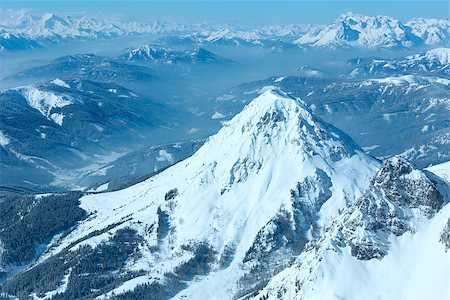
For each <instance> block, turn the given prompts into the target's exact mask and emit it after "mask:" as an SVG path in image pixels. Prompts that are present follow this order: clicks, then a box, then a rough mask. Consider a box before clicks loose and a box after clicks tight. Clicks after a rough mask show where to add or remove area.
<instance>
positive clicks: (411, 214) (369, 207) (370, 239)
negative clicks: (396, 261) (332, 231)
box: [340, 157, 444, 260]
mask: <svg viewBox="0 0 450 300" xmlns="http://www.w3.org/2000/svg"><path fill="white" fill-rule="evenodd" d="M443 203H444V200H443V197H442V195H441V194H440V193H439V192H438V190H437V189H436V187H435V185H434V184H433V183H432V182H431V181H430V179H428V177H426V176H425V174H424V173H422V172H421V171H419V170H417V169H415V168H414V167H413V166H412V165H411V164H410V163H408V162H407V161H406V160H404V159H402V158H399V157H394V158H392V159H389V160H387V161H385V162H384V163H383V165H382V166H381V169H380V170H379V171H378V173H377V175H376V176H375V177H374V178H373V180H372V183H371V186H370V188H369V189H368V190H367V191H366V192H365V194H364V195H363V196H362V197H361V198H360V199H359V200H358V202H357V203H356V205H355V206H354V207H352V208H350V209H349V210H348V212H347V213H346V214H344V217H343V219H344V221H343V224H342V227H341V228H342V229H341V230H340V231H341V232H342V237H341V238H343V239H344V240H345V242H346V243H347V244H349V245H350V247H351V249H352V255H354V256H355V257H357V258H358V259H363V260H368V259H372V258H382V257H383V256H384V255H385V254H386V253H387V251H388V249H389V241H388V239H389V236H390V234H394V235H396V236H400V235H402V234H403V233H405V232H407V231H414V227H413V225H412V224H411V220H412V219H413V218H415V217H417V216H424V217H426V218H431V217H433V216H434V215H435V214H436V212H437V211H439V209H440V208H441V207H442V205H443Z"/></svg>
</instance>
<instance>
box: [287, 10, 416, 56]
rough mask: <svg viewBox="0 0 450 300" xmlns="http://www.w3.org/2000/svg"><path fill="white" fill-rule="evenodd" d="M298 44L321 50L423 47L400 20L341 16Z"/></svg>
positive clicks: (348, 14) (302, 38)
mask: <svg viewBox="0 0 450 300" xmlns="http://www.w3.org/2000/svg"><path fill="white" fill-rule="evenodd" d="M294 43H296V44H299V45H307V46H319V47H334V48H336V47H354V46H357V47H369V48H374V47H382V48H399V47H400V48H402V47H406V48H409V47H411V46H413V45H416V44H421V43H422V41H421V40H420V38H419V37H417V36H415V35H414V34H412V33H411V29H410V28H409V27H407V26H405V25H404V24H403V23H401V22H400V21H398V20H396V19H393V18H391V17H387V16H363V15H359V14H354V13H346V14H343V15H341V17H340V18H338V19H337V20H336V21H335V22H334V23H332V24H330V25H328V26H325V27H324V28H323V29H321V30H319V31H316V32H308V33H307V34H305V35H304V36H302V37H300V38H299V39H298V40H297V41H295V42H294Z"/></svg>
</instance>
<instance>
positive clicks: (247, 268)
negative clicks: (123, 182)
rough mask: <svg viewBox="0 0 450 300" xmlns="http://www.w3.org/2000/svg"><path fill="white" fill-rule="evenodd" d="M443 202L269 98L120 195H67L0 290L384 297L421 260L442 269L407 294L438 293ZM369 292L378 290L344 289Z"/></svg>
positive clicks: (442, 185) (419, 177) (432, 181)
mask: <svg viewBox="0 0 450 300" xmlns="http://www.w3.org/2000/svg"><path fill="white" fill-rule="evenodd" d="M437 173H438V172H437ZM448 192H449V190H448V182H447V181H445V180H444V179H442V178H440V177H438V175H433V174H432V173H431V172H429V171H427V172H422V171H420V170H418V169H416V168H414V167H413V166H412V165H411V164H409V163H408V162H407V161H405V160H404V159H402V158H398V157H394V158H392V159H389V160H386V161H384V162H380V161H378V160H376V159H374V158H372V157H370V156H368V155H366V154H365V153H364V152H363V151H362V150H361V148H359V147H358V146H357V145H356V144H355V142H353V141H352V139H351V138H350V137H348V136H347V135H346V134H344V133H343V132H342V131H340V130H338V129H337V128H335V127H333V126H332V125H330V124H327V123H325V122H324V121H322V120H321V119H320V118H319V117H317V116H316V115H315V114H314V113H313V112H312V111H311V110H310V109H309V108H308V107H307V106H306V104H305V103H304V102H302V101H301V100H298V99H295V98H291V97H289V96H288V95H287V94H285V93H284V92H282V91H280V90H277V89H272V90H268V91H266V92H264V93H263V94H261V95H260V96H258V97H257V98H256V99H254V100H253V101H251V102H250V103H249V104H248V105H247V106H246V107H245V108H244V110H243V111H242V112H241V113H239V114H238V115H236V116H235V117H234V118H233V119H232V120H231V121H229V122H226V123H225V124H224V127H223V128H222V129H221V130H220V131H219V132H218V133H217V134H216V135H214V136H212V137H211V138H209V139H208V140H207V141H206V143H205V144H204V145H203V146H202V147H201V148H200V149H199V150H198V151H197V152H196V153H195V154H194V155H193V156H192V157H190V158H188V159H186V160H184V161H181V162H179V163H177V164H175V165H173V166H172V167H170V168H168V169H166V170H165V171H162V172H161V173H159V174H157V175H155V176H153V177H151V178H149V179H147V180H145V181H143V182H141V183H138V184H136V185H133V186H131V187H129V188H126V189H123V190H119V191H116V192H110V193H102V194H86V195H84V196H82V195H81V194H79V195H78V196H77V195H73V196H71V199H73V200H71V202H70V203H72V204H71V207H72V208H71V214H70V216H71V217H72V219H73V221H72V223H71V224H66V228H67V229H65V230H63V233H62V234H58V235H56V236H54V237H53V238H52V239H51V241H50V243H49V244H48V245H47V246H45V248H44V249H45V250H43V254H42V255H40V257H39V258H38V259H37V260H36V261H34V262H32V261H31V260H29V262H31V264H30V265H28V266H26V267H22V268H24V269H23V271H22V272H20V273H19V274H17V275H16V276H14V277H12V278H10V279H9V280H8V281H6V283H5V284H4V286H3V287H2V291H3V293H4V294H5V295H10V296H11V297H13V296H17V297H19V298H24V299H25V298H27V297H34V298H46V299H47V298H50V297H52V299H91V298H98V299H134V298H136V299H141V298H143V297H144V295H147V296H145V297H150V298H151V299H169V298H174V299H185V298H188V299H237V298H239V299H240V298H242V299H250V298H255V299H279V298H285V299H327V297H328V298H329V297H333V296H332V295H338V296H339V297H345V298H348V299H358V298H360V296H361V297H364V298H367V299H369V298H371V299H378V298H379V297H382V296H383V295H385V294H386V293H395V294H396V295H399V297H400V296H402V295H403V294H402V293H404V292H403V288H404V286H403V285H398V286H396V285H395V284H394V283H395V282H392V281H389V282H388V281H385V279H383V277H382V275H381V274H380V273H379V270H380V266H381V265H384V264H387V265H388V266H389V269H392V270H396V269H397V268H400V267H403V266H402V264H409V263H411V260H412V259H413V257H414V256H415V255H420V257H429V256H433V260H432V261H431V262H433V263H435V264H437V265H432V266H430V265H428V264H427V263H425V260H424V261H419V262H417V263H416V264H415V265H414V268H415V269H414V272H413V273H412V274H409V275H408V276H409V277H408V278H407V280H403V281H402V284H406V285H407V284H414V282H416V280H418V279H420V278H422V277H426V276H427V274H430V273H429V272H430V271H431V270H433V272H441V273H439V274H440V275H439V276H436V278H441V281H433V282H430V285H428V286H427V289H423V290H421V292H427V291H428V289H429V290H432V291H434V292H435V294H436V295H438V296H445V295H446V294H445V293H446V291H445V289H444V288H442V287H443V286H445V284H444V283H445V280H446V279H445V278H446V277H445V276H447V275H448V270H449V268H448V267H449V261H448V256H447V255H448V254H446V251H447V250H446V249H448V248H449V243H448V236H447V235H446V234H445V232H446V229H445V228H447V227H448V225H446V223H447V221H448V219H449V217H450V215H449V212H450V211H449V210H448V209H447V208H448V207H447V206H445V204H446V203H448V201H449V198H448ZM49 197H54V196H45V195H43V196H39V197H34V198H35V199H34V200H33V203H35V204H33V205H34V206H37V207H38V206H43V207H45V202H46V201H49V200H46V199H47V198H49ZM80 197H81V198H80ZM10 201H12V200H10ZM15 201H19V200H15ZM21 201H27V200H26V199H22V200H21ZM28 201H29V200H28ZM67 201H68V200H67ZM1 204H2V205H5V206H6V205H8V207H10V209H9V210H10V211H11V212H14V213H13V214H9V215H8V216H6V218H2V220H6V221H3V222H7V223H8V222H10V223H15V224H20V223H21V222H22V221H21V220H22V219H23V218H26V217H27V216H28V215H29V214H30V213H32V212H33V209H31V210H29V209H28V210H23V208H20V207H19V206H17V207H11V204H8V203H7V202H4V203H1ZM15 210H17V211H15ZM2 211H3V210H2ZM75 212H76V215H73V214H74V213H75ZM23 214H25V215H23ZM17 215H20V216H23V217H22V219H20V218H18V217H17ZM40 222H46V221H45V220H41V221H37V224H36V226H39V225H38V224H39V223H40ZM67 225H68V226H67ZM52 226H53V225H52V224H50V225H49V226H44V227H45V228H46V229H47V230H48V229H49V228H50V229H51V228H52ZM446 226H447V227H446ZM61 228H64V227H61ZM425 237H426V240H427V243H426V244H421V245H422V246H421V247H413V248H411V246H412V245H415V244H414V243H421V242H420V241H419V240H421V239H422V238H425ZM39 238H41V237H39ZM42 239H43V238H41V240H40V241H42ZM0 240H2V245H4V246H3V249H5V250H4V252H3V253H5V254H7V253H9V251H11V250H10V249H11V248H9V249H8V247H14V246H13V245H22V244H25V239H24V240H21V239H19V240H15V241H14V243H13V242H12V241H11V240H9V237H8V236H7V235H5V234H4V233H2V234H0ZM416 240H417V241H416ZM24 246H25V245H24ZM28 247H30V246H28ZM29 251H31V252H33V251H34V253H35V254H37V253H36V251H37V250H36V249H30V250H29ZM405 251H406V252H405ZM403 252H404V253H405V256H404V257H403V258H402V259H393V258H395V257H396V256H398V255H400V253H403ZM423 259H424V258H423ZM427 261H428V260H427ZM341 262H342V263H341ZM15 263H16V264H17V263H21V264H22V265H23V263H25V260H23V259H22V260H14V259H13V257H11V256H10V255H2V268H3V270H4V272H6V273H5V276H7V277H6V278H8V274H11V273H12V272H14V271H13V270H14V269H13V268H17V267H14V265H15ZM434 266H436V269H434V268H433V267H434ZM355 270H356V271H355ZM359 270H364V272H363V273H362V271H361V272H359ZM8 272H9V273H8ZM335 272H340V273H341V274H346V273H348V272H350V273H349V275H348V276H356V277H355V280H357V284H358V285H354V284H353V280H346V279H345V278H346V276H339V277H338V278H341V279H339V280H340V281H338V282H335V283H333V284H332V285H330V284H329V283H328V282H330V280H331V281H332V282H334V281H333V280H334V278H335V277H334V276H335V275H334V274H335ZM352 272H354V273H352ZM360 274H365V275H364V277H360ZM380 276H381V277H380ZM398 280H400V279H398ZM367 282H370V283H371V284H372V285H373V286H374V287H376V292H373V293H370V294H363V293H367V292H368V290H367V289H361V291H360V293H361V294H358V293H356V292H355V293H352V291H353V289H357V287H358V286H362V285H364V284H366V283H367ZM442 284H444V285H442ZM324 285H326V286H330V287H331V288H332V289H331V290H330V288H323V286H324ZM439 287H441V288H440V289H439ZM408 292H411V293H412V292H413V291H412V290H408ZM324 293H331V294H324ZM330 295H331V296H330ZM406 295H407V294H406ZM406 298H407V297H405V299H406Z"/></svg>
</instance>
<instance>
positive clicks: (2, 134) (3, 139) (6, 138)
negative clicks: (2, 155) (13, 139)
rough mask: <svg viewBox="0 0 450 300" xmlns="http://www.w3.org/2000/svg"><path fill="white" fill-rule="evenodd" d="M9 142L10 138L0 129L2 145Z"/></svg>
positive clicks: (0, 144)
mask: <svg viewBox="0 0 450 300" xmlns="http://www.w3.org/2000/svg"><path fill="white" fill-rule="evenodd" d="M8 144H9V138H8V137H7V136H6V135H5V134H4V133H3V131H1V130H0V146H2V147H5V146H6V145H8Z"/></svg>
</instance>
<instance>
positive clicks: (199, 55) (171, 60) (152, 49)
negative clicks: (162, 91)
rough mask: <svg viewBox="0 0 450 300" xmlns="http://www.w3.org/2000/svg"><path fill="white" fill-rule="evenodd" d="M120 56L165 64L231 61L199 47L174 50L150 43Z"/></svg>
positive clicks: (126, 59)
mask: <svg viewBox="0 0 450 300" xmlns="http://www.w3.org/2000/svg"><path fill="white" fill-rule="evenodd" d="M120 58H121V59H122V60H125V61H130V62H140V63H142V62H158V63H166V64H210V63H230V62H231V60H228V59H226V58H223V57H220V56H218V55H216V54H214V53H212V52H211V51H208V50H206V49H203V48H200V47H197V48H193V49H189V50H185V51H174V50H170V49H167V48H164V47H160V46H157V45H150V44H144V45H141V46H139V47H138V48H134V49H129V50H128V51H127V52H126V53H125V54H123V55H122V56H121V57H120Z"/></svg>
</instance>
